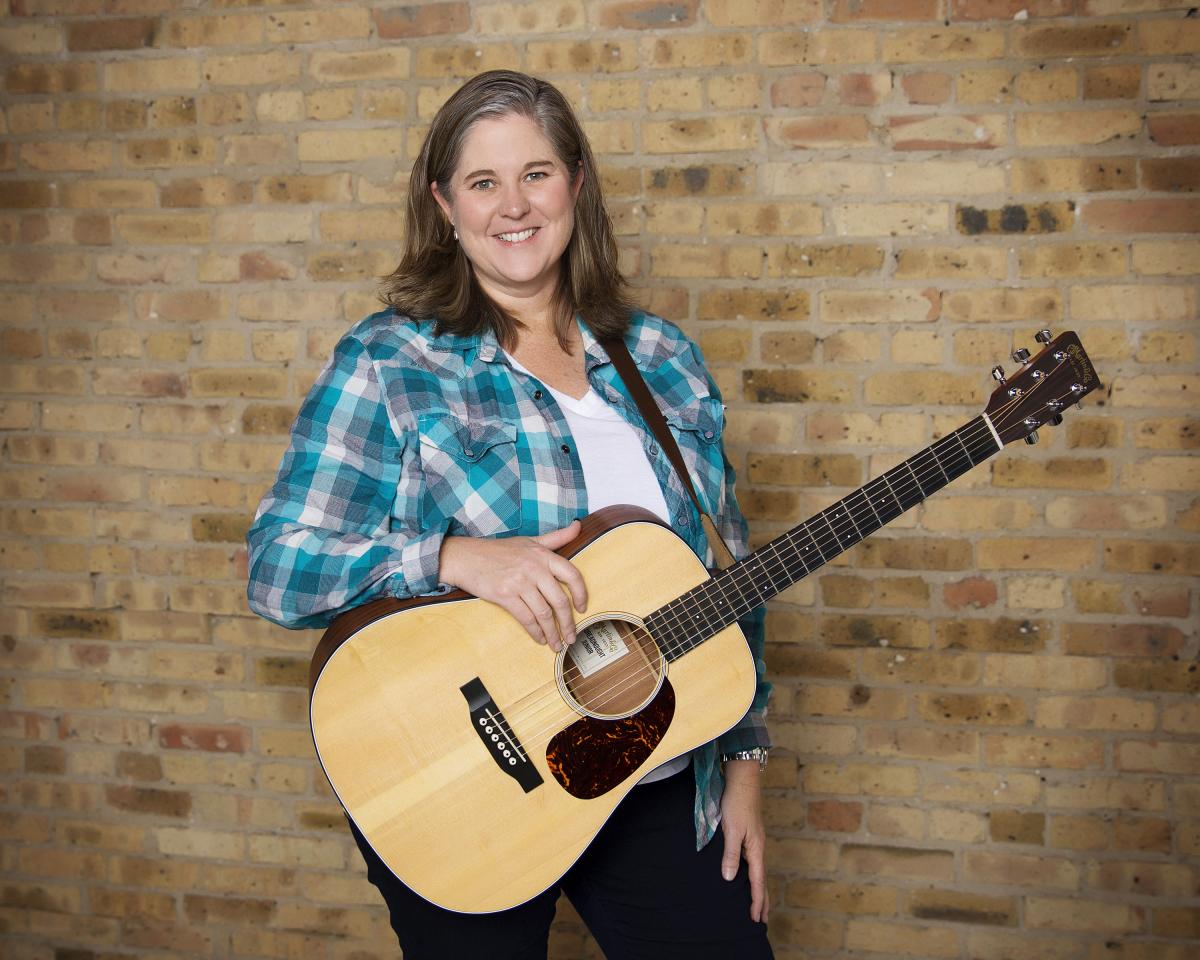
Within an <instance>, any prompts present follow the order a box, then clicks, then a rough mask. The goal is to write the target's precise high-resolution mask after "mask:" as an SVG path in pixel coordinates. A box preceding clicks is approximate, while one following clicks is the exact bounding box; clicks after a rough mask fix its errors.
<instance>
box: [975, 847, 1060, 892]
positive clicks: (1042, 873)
mask: <svg viewBox="0 0 1200 960" xmlns="http://www.w3.org/2000/svg"><path fill="white" fill-rule="evenodd" d="M963 874H964V877H965V878H966V879H967V880H968V882H973V883H988V884H998V885H1001V886H1028V887H1049V888H1052V889H1062V890H1075V889H1077V888H1078V887H1079V884H1080V871H1079V868H1078V867H1077V866H1076V865H1075V864H1074V863H1072V862H1070V861H1069V860H1065V859H1061V858H1056V857H1038V856H1032V855H1027V854H1016V853H995V852H991V851H984V850H968V851H967V852H966V853H965V854H964V858H963Z"/></svg>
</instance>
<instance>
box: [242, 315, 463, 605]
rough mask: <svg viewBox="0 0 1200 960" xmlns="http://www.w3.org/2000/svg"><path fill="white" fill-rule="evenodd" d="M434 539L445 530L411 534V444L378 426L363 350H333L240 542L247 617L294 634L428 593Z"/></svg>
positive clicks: (415, 471) (414, 524)
mask: <svg viewBox="0 0 1200 960" xmlns="http://www.w3.org/2000/svg"><path fill="white" fill-rule="evenodd" d="M445 533H446V523H445V522H444V521H439V522H438V523H436V524H434V525H432V526H430V527H429V528H424V527H423V525H422V518H421V482H420V464H419V453H418V451H417V441H416V439H415V435H414V434H413V432H412V431H411V430H407V431H406V430H404V429H402V428H400V427H399V426H398V425H397V424H396V423H395V422H394V421H393V420H392V418H391V416H390V415H389V412H388V408H387V405H386V403H385V397H384V394H383V390H382V388H381V386H380V381H379V377H378V372H377V370H376V369H375V364H374V362H373V361H372V359H371V357H370V356H369V355H368V352H367V350H366V348H365V347H364V346H363V344H362V343H361V342H359V341H358V340H356V339H355V338H354V337H352V336H348V337H345V338H343V340H342V341H341V342H340V343H339V344H338V347H337V349H336V350H335V352H334V356H333V358H332V359H331V361H330V363H329V365H328V366H327V367H326V368H325V369H324V371H322V373H321V375H320V377H319V378H318V379H317V382H316V383H315V384H314V385H313V388H312V390H311V391H310V392H309V394H308V397H307V398H306V399H305V401H304V404H303V405H302V406H301V408H300V413H299V415H298V416H297V419H296V422H295V424H294V426H293V427H292V435H291V439H290V441H289V444H288V447H287V450H286V451H285V453H284V455H283V460H282V462H281V464H280V467H279V472H278V474H277V476H276V478H275V482H274V484H273V485H272V487H271V489H270V490H269V491H268V492H267V494H266V496H265V497H264V498H263V500H262V503H261V504H260V505H259V508H258V511H257V513H256V515H255V519H254V523H253V524H252V526H251V528H250V531H249V534H248V535H247V543H248V547H249V585H248V588H247V596H248V599H249V602H250V608H251V609H252V610H253V611H254V612H255V613H258V614H259V615H261V616H263V617H266V618H267V619H268V620H272V621H274V622H276V623H279V624H282V625H283V626H286V627H291V628H297V629H298V628H303V627H320V626H324V625H326V624H328V623H329V622H330V620H332V619H333V617H334V615H336V614H337V613H339V612H340V611H341V610H343V609H345V608H347V607H352V606H357V605H358V604H361V603H365V602H367V601H368V600H372V599H375V598H377V597H384V596H387V597H407V596H415V595H418V594H423V593H430V592H432V591H434V590H435V589H437V587H438V555H439V552H440V550H441V544H442V539H443V537H444V536H445Z"/></svg>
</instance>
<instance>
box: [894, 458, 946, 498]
mask: <svg viewBox="0 0 1200 960" xmlns="http://www.w3.org/2000/svg"><path fill="white" fill-rule="evenodd" d="M922 453H924V454H925V455H926V456H928V454H929V448H928V447H926V448H925V449H924V450H923V451H922ZM917 456H921V454H917ZM915 459H916V457H913V458H912V459H911V460H905V461H904V463H903V466H904V468H905V469H906V470H908V472H909V474H910V475H911V476H912V478H913V483H915V484H916V485H917V491H918V493H919V494H920V496H918V497H917V499H916V500H914V501H913V502H912V504H911V505H912V506H915V505H916V504H918V503H920V502H921V501H922V500H924V499H925V498H926V497H928V496H929V495H930V494H931V493H937V492H938V491H939V490H941V489H942V485H941V484H940V483H938V482H937V479H936V478H935V477H933V476H930V477H929V478H928V480H927V481H926V483H921V478H920V477H918V476H917V474H916V472H915V471H914V470H913V468H912V461H913V460H915Z"/></svg>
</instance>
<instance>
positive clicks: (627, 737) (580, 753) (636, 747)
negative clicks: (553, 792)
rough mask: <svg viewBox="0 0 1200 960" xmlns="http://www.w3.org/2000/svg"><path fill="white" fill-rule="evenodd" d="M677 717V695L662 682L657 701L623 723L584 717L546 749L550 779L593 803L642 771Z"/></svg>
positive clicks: (656, 696)
mask: <svg viewBox="0 0 1200 960" xmlns="http://www.w3.org/2000/svg"><path fill="white" fill-rule="evenodd" d="M674 716H675V691H674V690H673V689H672V687H671V682H670V681H669V680H667V679H666V677H664V678H663V684H662V687H661V688H660V689H659V691H658V693H657V695H655V697H654V699H653V700H651V701H650V702H649V703H648V704H646V706H645V707H643V708H642V709H641V710H640V711H639V712H638V713H635V714H634V715H633V716H631V717H626V718H625V719H623V720H597V719H595V718H594V717H581V718H580V719H578V720H576V721H575V722H574V723H573V724H571V725H570V726H569V727H567V728H566V729H565V730H560V731H559V732H558V733H556V734H555V735H554V737H553V739H552V740H551V741H550V744H549V746H548V747H547V748H546V763H547V764H548V765H549V767H550V773H551V774H552V775H553V776H554V779H555V780H557V781H558V782H559V784H560V785H561V786H562V788H563V789H564V790H566V791H567V793H569V794H570V795H571V796H573V797H577V798H578V799H580V800H594V799H595V798H596V797H599V796H603V795H604V794H605V793H608V791H609V790H611V789H612V788H613V787H615V786H616V785H617V784H618V783H620V782H621V781H622V780H624V779H625V778H626V777H628V776H629V775H630V774H631V773H633V772H634V771H635V770H637V769H638V767H640V766H641V765H642V764H643V763H645V762H646V758H647V757H649V756H650V754H651V752H653V750H654V748H655V747H657V746H658V744H659V741H661V740H662V738H663V734H665V733H666V732H667V728H668V727H669V726H670V725H671V718H672V717H674Z"/></svg>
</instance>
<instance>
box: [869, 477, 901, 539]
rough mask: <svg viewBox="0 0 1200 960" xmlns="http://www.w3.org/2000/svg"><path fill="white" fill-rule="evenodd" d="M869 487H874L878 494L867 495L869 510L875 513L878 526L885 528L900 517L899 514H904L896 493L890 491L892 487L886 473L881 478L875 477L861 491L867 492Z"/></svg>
mask: <svg viewBox="0 0 1200 960" xmlns="http://www.w3.org/2000/svg"><path fill="white" fill-rule="evenodd" d="M871 487H874V488H875V489H876V491H877V492H878V496H876V493H874V492H872V493H870V494H868V497H869V498H870V499H869V502H870V504H871V509H872V510H874V511H875V516H877V517H878V518H879V526H881V527H886V526H887V525H888V524H889V523H891V522H892V521H893V520H895V519H896V518H897V517H898V516H900V514H902V513H904V510H905V507H904V504H902V503H901V502H900V500H899V498H897V496H896V491H895V490H893V489H892V485H891V484H890V483H889V482H888V475H887V474H886V473H885V474H883V476H881V477H876V478H875V479H874V480H872V481H871V482H870V483H868V484H867V485H866V486H865V487H863V490H868V489H869V488H871Z"/></svg>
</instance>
